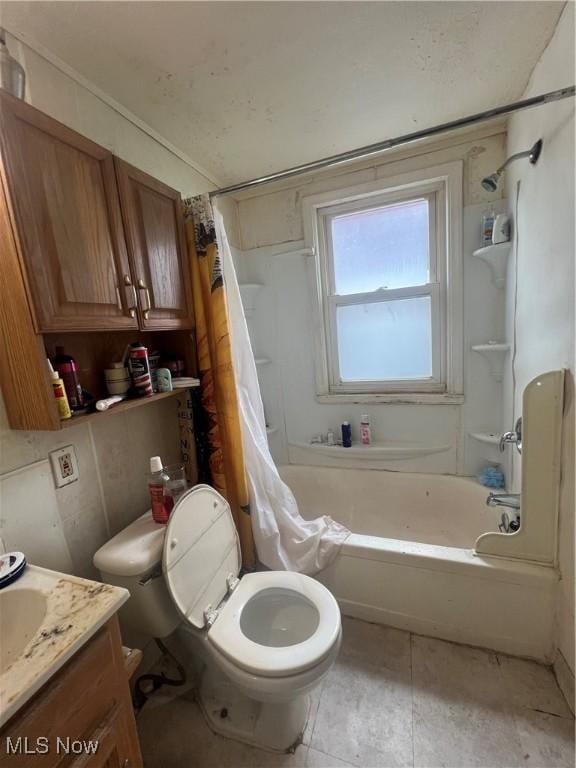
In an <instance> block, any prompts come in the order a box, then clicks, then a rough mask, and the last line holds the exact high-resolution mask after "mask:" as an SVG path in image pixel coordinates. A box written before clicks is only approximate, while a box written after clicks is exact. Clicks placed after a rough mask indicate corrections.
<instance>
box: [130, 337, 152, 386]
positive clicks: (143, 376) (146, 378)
mask: <svg viewBox="0 0 576 768" xmlns="http://www.w3.org/2000/svg"><path fill="white" fill-rule="evenodd" d="M128 369H129V371H130V378H131V379H132V386H133V388H134V392H135V394H136V396H137V397H151V396H152V395H153V394H154V390H153V389H152V378H151V376H150V364H149V362H148V349H147V348H146V347H145V346H144V345H143V344H140V343H139V342H137V341H135V342H134V343H133V344H130V347H129V348H128Z"/></svg>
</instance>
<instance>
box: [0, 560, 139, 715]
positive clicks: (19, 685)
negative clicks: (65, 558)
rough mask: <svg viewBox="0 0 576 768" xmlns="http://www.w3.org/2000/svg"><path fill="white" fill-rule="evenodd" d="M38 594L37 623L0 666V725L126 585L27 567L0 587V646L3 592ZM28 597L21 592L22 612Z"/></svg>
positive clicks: (109, 612)
mask: <svg viewBox="0 0 576 768" xmlns="http://www.w3.org/2000/svg"><path fill="white" fill-rule="evenodd" d="M18 590H21V591H22V590H32V591H34V592H40V593H42V595H43V596H44V598H45V599H46V613H45V615H44V617H43V619H42V622H41V624H40V625H39V626H38V627H37V628H36V630H35V631H34V632H32V633H31V634H30V636H29V637H26V643H25V645H23V647H21V648H19V650H18V653H17V654H14V656H13V658H10V659H9V660H8V665H7V666H5V668H4V669H0V726H2V725H3V724H4V723H5V722H7V721H8V720H9V719H10V718H11V717H12V715H14V714H15V713H16V712H17V711H18V709H20V707H21V706H22V705H23V704H24V703H25V702H27V701H28V700H29V699H30V698H31V697H32V696H33V695H34V694H35V693H36V691H38V690H39V689H40V688H41V687H42V686H43V685H44V684H45V683H46V682H47V681H48V680H49V679H50V678H51V677H52V675H54V674H55V673H56V672H57V671H58V670H59V669H60V668H61V667H63V666H64V664H65V663H66V662H67V661H68V660H69V659H70V658H71V657H72V656H73V655H74V654H75V653H76V651H78V650H79V649H80V648H81V647H82V646H83V645H84V644H85V643H86V641H87V640H89V638H91V637H92V636H93V635H94V634H95V633H96V632H97V631H98V629H100V627H101V626H102V625H103V624H105V623H106V622H107V621H108V619H109V618H110V617H111V616H113V615H114V614H115V613H116V611H117V610H118V609H119V608H120V606H121V605H122V603H124V602H126V600H128V598H129V596H130V594H129V592H128V591H127V590H126V589H122V588H121V587H113V586H110V585H109V584H101V583H100V582H97V581H88V580H87V579H80V578H77V577H76V576H70V575H68V574H63V573H57V572H56V571H49V570H47V569H46V568H39V567H37V566H32V565H29V566H28V567H27V568H26V570H25V571H24V573H23V574H22V576H21V577H20V578H19V579H18V580H17V581H15V582H14V583H13V584H10V585H9V586H8V587H5V588H4V589H2V590H0V644H1V643H2V636H3V635H4V633H8V631H9V627H8V626H7V621H6V620H5V619H6V617H2V609H1V603H2V595H3V594H5V593H8V592H13V593H15V592H17V591H18ZM27 601H28V597H27V596H26V595H25V594H23V595H22V608H20V606H18V612H19V611H20V610H22V612H23V619H22V620H23V622H24V612H25V611H26V604H27Z"/></svg>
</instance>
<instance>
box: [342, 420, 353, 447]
mask: <svg viewBox="0 0 576 768" xmlns="http://www.w3.org/2000/svg"><path fill="white" fill-rule="evenodd" d="M342 447H343V448H352V427H351V426H350V422H349V421H343V422H342Z"/></svg>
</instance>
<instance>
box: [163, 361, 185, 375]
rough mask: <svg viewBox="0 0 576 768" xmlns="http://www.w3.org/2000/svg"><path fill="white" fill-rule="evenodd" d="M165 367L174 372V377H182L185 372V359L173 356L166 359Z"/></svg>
mask: <svg viewBox="0 0 576 768" xmlns="http://www.w3.org/2000/svg"><path fill="white" fill-rule="evenodd" d="M164 368H168V370H169V371H170V373H171V374H172V378H173V379H176V378H181V377H182V376H184V373H185V365H184V360H182V359H181V358H179V357H171V358H169V359H168V360H165V361H164Z"/></svg>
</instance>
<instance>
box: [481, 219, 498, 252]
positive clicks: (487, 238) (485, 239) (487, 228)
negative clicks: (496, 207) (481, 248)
mask: <svg viewBox="0 0 576 768" xmlns="http://www.w3.org/2000/svg"><path fill="white" fill-rule="evenodd" d="M495 219H496V214H495V212H494V211H491V212H490V213H486V214H484V216H482V245H492V232H493V231H494V220H495Z"/></svg>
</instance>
